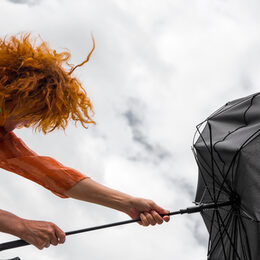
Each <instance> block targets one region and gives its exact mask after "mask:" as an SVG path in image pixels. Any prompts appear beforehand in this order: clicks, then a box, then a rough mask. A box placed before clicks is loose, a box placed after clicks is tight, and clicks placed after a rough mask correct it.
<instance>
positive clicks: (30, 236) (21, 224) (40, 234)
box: [0, 210, 66, 249]
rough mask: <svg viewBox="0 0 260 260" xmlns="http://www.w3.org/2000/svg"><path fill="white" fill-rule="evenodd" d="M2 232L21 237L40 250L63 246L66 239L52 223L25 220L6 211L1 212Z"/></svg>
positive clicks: (0, 227)
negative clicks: (58, 245)
mask: <svg viewBox="0 0 260 260" xmlns="http://www.w3.org/2000/svg"><path fill="white" fill-rule="evenodd" d="M0 232H4V233H8V234H11V235H14V236H17V237H20V238H21V239H23V240H25V241H26V242H28V243H30V244H32V245H34V246H35V247H37V248H39V249H43V248H44V247H49V246H50V244H52V245H55V246H56V245H57V244H62V243H64V242H65V237H66V235H65V233H64V232H63V231H62V230H61V229H60V228H59V227H57V226H56V225H55V224H53V223H51V222H47V221H36V220H28V219H23V218H20V217H18V216H16V215H14V214H12V213H10V212H8V211H5V210H0Z"/></svg>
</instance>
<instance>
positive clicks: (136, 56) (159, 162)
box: [0, 0, 260, 260]
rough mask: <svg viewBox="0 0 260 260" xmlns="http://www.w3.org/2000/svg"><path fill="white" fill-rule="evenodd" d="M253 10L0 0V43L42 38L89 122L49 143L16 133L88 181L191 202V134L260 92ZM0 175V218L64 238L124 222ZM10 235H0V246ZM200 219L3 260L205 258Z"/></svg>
mask: <svg viewBox="0 0 260 260" xmlns="http://www.w3.org/2000/svg"><path fill="white" fill-rule="evenodd" d="M259 11H260V4H259V2H258V1H256V0H254V1H253V0H249V1H242V0H236V1H235V0H212V1H205V0H195V1H194V0H161V1H159V0H150V1H145V0H132V1H126V0H106V1H105V0H98V1H90V0H74V1H69V0H9V1H8V0H0V24H1V25H2V26H1V27H0V37H1V38H2V37H5V36H6V35H7V36H11V35H13V34H17V33H20V32H31V33H32V36H35V37H37V36H38V35H40V36H41V37H42V39H44V40H46V41H47V42H48V43H49V45H50V46H51V47H52V48H53V49H55V50H56V51H59V52H61V51H64V50H69V51H70V52H71V55H72V56H71V63H73V64H78V63H80V62H81V61H83V60H84V59H85V58H86V56H87V54H88V53H89V51H90V50H91V48H92V40H91V33H92V34H93V35H94V38H95V42H96V49H95V51H94V53H93V54H92V56H91V59H90V61H89V62H88V63H87V64H86V65H84V66H83V67H81V68H78V69H77V70H75V72H74V76H76V77H78V78H79V80H80V81H81V82H82V84H83V86H84V88H85V89H86V92H87V95H88V97H89V98H90V99H91V101H92V103H93V106H94V110H95V115H94V116H93V119H94V120H95V121H96V123H97V125H89V128H88V129H87V130H86V129H84V128H83V127H82V126H81V125H80V124H77V125H75V124H74V123H73V122H71V123H70V124H69V126H68V128H67V129H66V133H64V132H63V131H62V130H56V131H54V132H52V133H50V134H48V135H43V134H42V133H34V132H32V130H31V129H26V128H23V129H16V130H14V133H15V134H16V135H17V136H18V137H20V138H22V140H23V141H24V142H25V143H26V144H27V145H28V146H29V147H30V148H31V149H32V150H34V151H35V152H37V153H38V154H40V155H45V156H51V157H53V158H55V159H56V160H58V161H59V162H61V163H62V164H64V165H66V166H68V167H72V168H74V169H77V170H78V171H80V172H82V173H83V174H85V175H87V176H90V177H91V178H92V179H93V180H95V181H98V182H100V183H102V184H103V185H106V186H108V187H110V188H113V189H117V190H120V191H122V192H125V193H128V194H130V195H133V196H137V197H143V198H147V199H151V200H153V201H154V202H156V203H157V204H158V205H160V206H161V207H163V208H165V209H168V210H171V211H175V210H178V209H180V208H186V207H188V206H191V205H192V202H193V201H194V197H195V192H196V184H197V171H198V170H197V165H196V162H195V159H194V158H193V154H192V152H191V146H192V139H193V135H194V133H195V128H196V125H197V124H199V123H200V122H201V121H203V120H204V119H205V118H206V117H207V116H209V115H210V114H211V113H212V112H214V111H215V110H217V109H218V108H219V107H221V106H222V105H223V104H225V103H226V102H228V101H231V100H233V99H236V98H239V97H242V96H247V95H250V94H252V93H256V92H258V88H259V83H260V73H259V72H260V33H259V23H260V17H259V15H258V14H259ZM0 172H1V176H0V178H1V183H2V185H1V191H0V195H1V209H4V210H7V211H10V212H12V213H14V214H16V215H18V216H20V217H23V218H27V219H33V220H45V221H51V222H54V223H55V224H56V225H58V226H59V227H60V228H61V229H62V230H64V231H71V230H75V229H81V228H86V227H91V226H96V225H102V224H107V223H111V222H117V221H123V220H127V219H129V217H128V216H127V215H125V214H124V213H121V212H119V211H115V210H113V209H110V208H106V207H102V206H99V205H96V204H91V203H86V202H82V201H77V200H74V199H61V198H59V197H57V196H55V195H54V194H52V193H51V192H49V191H48V190H45V189H44V188H43V187H41V186H39V185H37V184H35V183H33V182H31V181H29V180H27V179H24V178H22V177H20V176H18V175H16V174H13V173H10V172H7V171H5V170H0ZM14 239H16V238H15V237H13V236H11V235H8V234H4V233H1V234H0V241H2V242H5V241H8V240H14ZM207 241H208V234H207V230H206V228H205V226H204V224H203V221H202V218H201V217H200V215H187V216H186V215H183V216H175V217H172V218H171V220H170V222H169V223H164V224H163V225H156V226H150V227H142V226H140V225H138V224H136V223H133V224H129V225H124V226H120V227H114V228H110V229H104V230H99V231H93V232H89V233H85V234H79V235H73V236H70V237H67V240H66V242H65V243H64V244H63V245H59V246H57V247H54V246H51V247H49V248H47V249H43V250H38V249H37V248H35V247H33V246H26V247H23V248H19V249H13V250H9V251H5V252H2V253H1V256H0V258H2V259H4V258H5V259H6V258H11V257H15V256H20V257H21V259H25V260H34V259H37V260H41V259H44V260H52V259H59V260H68V259H77V260H83V259H91V260H101V259H102V260H103V259H122V258H123V259H125V260H130V259H137V260H139V259H140V260H148V259H149V260H150V259H157V258H160V259H165V260H170V259H175V260H179V259H182V260H189V259H206V252H207Z"/></svg>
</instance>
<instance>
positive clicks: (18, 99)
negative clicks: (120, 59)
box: [0, 33, 96, 134]
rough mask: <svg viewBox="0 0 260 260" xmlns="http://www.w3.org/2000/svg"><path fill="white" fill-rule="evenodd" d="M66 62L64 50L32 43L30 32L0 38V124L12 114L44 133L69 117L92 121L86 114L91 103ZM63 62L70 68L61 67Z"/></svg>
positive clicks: (61, 123)
mask: <svg viewBox="0 0 260 260" xmlns="http://www.w3.org/2000/svg"><path fill="white" fill-rule="evenodd" d="M92 39H93V48H92V50H91V52H90V53H89V55H88V57H87V59H86V60H85V61H83V62H82V63H81V64H79V65H77V66H75V67H73V65H71V64H69V63H68V60H69V58H70V53H69V52H68V51H65V52H60V53H57V52H56V51H55V50H52V49H50V48H49V46H48V44H47V42H45V41H42V40H41V42H40V44H38V45H37V46H35V42H36V41H34V42H32V41H31V39H30V33H27V34H20V35H18V36H11V37H9V38H8V39H7V37H5V38H4V39H0V126H3V125H4V123H5V120H6V118H8V117H15V118H19V119H22V120H25V121H28V122H29V123H28V124H26V125H25V126H26V127H29V126H31V125H32V126H34V127H35V130H36V129H38V130H39V132H40V131H42V132H43V133H44V134H46V133H49V132H52V131H53V130H54V129H55V128H58V129H59V128H62V129H63V130H65V128H66V126H67V124H68V121H69V119H72V120H74V121H75V124H76V122H77V121H80V123H81V124H82V126H83V127H84V128H86V129H87V128H88V127H86V126H85V125H86V124H90V123H92V124H96V122H95V121H93V120H92V119H91V117H90V116H89V110H91V111H92V114H93V115H94V114H95V113H94V110H93V106H92V104H91V101H90V99H89V98H88V97H87V94H86V91H85V89H84V88H83V87H82V85H81V83H80V82H79V80H78V79H77V78H75V77H72V76H71V73H72V72H73V71H74V70H75V68H77V67H79V66H82V65H83V64H84V63H86V62H87V61H88V60H89V58H90V55H91V54H92V52H93V51H94V49H95V41H94V38H93V37H92ZM64 64H66V65H67V66H68V67H69V68H70V70H66V69H65V68H63V65H64Z"/></svg>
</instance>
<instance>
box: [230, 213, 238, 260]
mask: <svg viewBox="0 0 260 260" xmlns="http://www.w3.org/2000/svg"><path fill="white" fill-rule="evenodd" d="M233 216H234V215H233ZM234 218H235V217H233V218H232V225H231V240H232V241H234V244H235V237H236V236H235V230H236V229H235V225H233V222H234ZM231 249H232V248H231V247H230V250H229V259H231V256H232V258H234V252H232V250H231ZM231 253H232V255H231Z"/></svg>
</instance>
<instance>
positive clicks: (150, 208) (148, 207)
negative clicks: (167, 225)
mask: <svg viewBox="0 0 260 260" xmlns="http://www.w3.org/2000/svg"><path fill="white" fill-rule="evenodd" d="M125 213H126V214H128V215H129V216H130V217H131V218H132V219H138V218H140V219H141V221H138V224H140V225H143V226H149V225H152V226H154V225H156V224H162V223H163V221H165V222H168V221H169V220H170V216H164V217H161V216H160V215H159V214H168V213H170V211H169V210H165V209H163V208H161V207H159V206H158V205H157V204H156V203H154V202H153V201H152V200H148V199H143V198H136V197H133V198H132V199H131V200H130V202H129V207H128V209H127V210H126V211H125Z"/></svg>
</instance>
